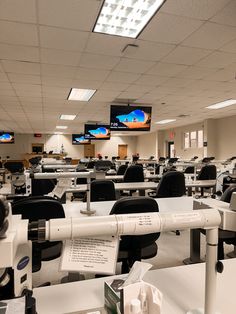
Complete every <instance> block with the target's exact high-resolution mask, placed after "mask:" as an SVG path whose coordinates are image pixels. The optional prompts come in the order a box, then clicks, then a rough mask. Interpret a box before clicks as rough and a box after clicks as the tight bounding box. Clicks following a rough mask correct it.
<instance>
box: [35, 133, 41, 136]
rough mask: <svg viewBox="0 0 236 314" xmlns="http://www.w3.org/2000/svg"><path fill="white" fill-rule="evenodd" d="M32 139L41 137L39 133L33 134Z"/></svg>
mask: <svg viewBox="0 0 236 314" xmlns="http://www.w3.org/2000/svg"><path fill="white" fill-rule="evenodd" d="M34 137H42V134H41V133H34Z"/></svg>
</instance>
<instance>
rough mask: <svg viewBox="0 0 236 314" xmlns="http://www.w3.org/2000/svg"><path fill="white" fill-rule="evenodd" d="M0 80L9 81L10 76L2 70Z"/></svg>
mask: <svg viewBox="0 0 236 314" xmlns="http://www.w3.org/2000/svg"><path fill="white" fill-rule="evenodd" d="M0 82H8V77H7V75H6V74H5V73H4V72H0Z"/></svg>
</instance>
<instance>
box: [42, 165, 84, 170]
mask: <svg viewBox="0 0 236 314" xmlns="http://www.w3.org/2000/svg"><path fill="white" fill-rule="evenodd" d="M77 166H78V165H43V168H44V169H75V168H76V167H77Z"/></svg>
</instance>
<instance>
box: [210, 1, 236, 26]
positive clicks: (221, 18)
mask: <svg viewBox="0 0 236 314" xmlns="http://www.w3.org/2000/svg"><path fill="white" fill-rule="evenodd" d="M235 12H236V1H235V0H231V1H230V2H229V4H228V5H227V6H225V7H224V8H223V9H222V10H221V11H219V12H217V14H216V15H215V16H214V17H213V18H212V19H211V21H212V22H216V23H219V24H225V25H231V26H236V17H235Z"/></svg>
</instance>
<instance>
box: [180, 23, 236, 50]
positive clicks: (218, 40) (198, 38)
mask: <svg viewBox="0 0 236 314" xmlns="http://www.w3.org/2000/svg"><path fill="white" fill-rule="evenodd" d="M235 38H236V28H235V27H231V26H225V25H219V24H215V23H210V22H206V23H205V24H204V25H202V26H201V27H200V28H199V29H198V30H197V31H196V32H194V33H193V34H192V35H191V36H189V37H188V38H187V39H186V40H184V41H183V43H182V44H183V45H184V46H185V45H186V46H190V47H198V48H205V49H218V48H220V47H221V46H223V45H224V44H226V43H228V42H229V41H231V40H233V39H235Z"/></svg>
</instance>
